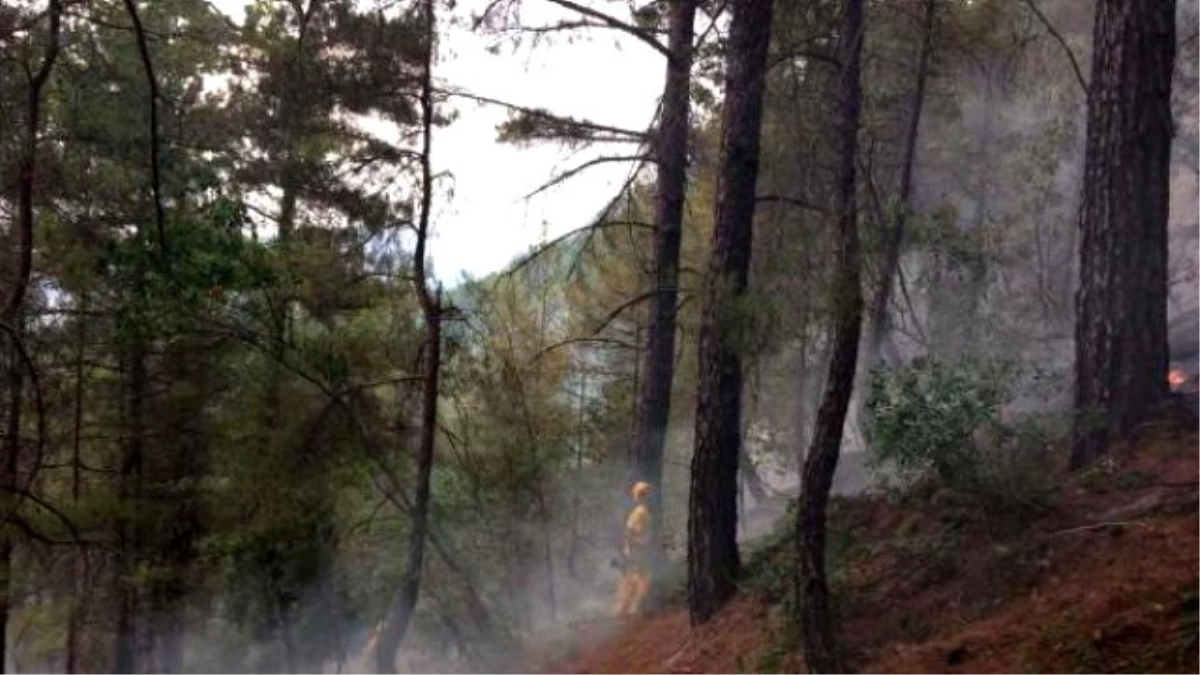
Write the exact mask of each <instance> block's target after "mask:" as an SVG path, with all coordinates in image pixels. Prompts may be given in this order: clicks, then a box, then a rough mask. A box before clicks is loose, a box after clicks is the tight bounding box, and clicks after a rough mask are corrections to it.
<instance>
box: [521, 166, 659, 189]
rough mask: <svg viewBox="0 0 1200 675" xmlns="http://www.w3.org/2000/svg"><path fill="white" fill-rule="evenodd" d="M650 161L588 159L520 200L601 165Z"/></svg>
mask: <svg viewBox="0 0 1200 675" xmlns="http://www.w3.org/2000/svg"><path fill="white" fill-rule="evenodd" d="M652 161H654V158H653V157H651V156H650V155H605V156H603V157H596V158H594V159H590V160H588V161H586V162H584V163H583V164H580V165H578V166H575V167H572V168H570V169H568V170H566V171H564V172H562V173H560V174H558V175H557V176H555V177H554V178H551V179H550V180H549V181H548V182H546V183H544V184H542V185H541V186H540V187H539V188H538V189H536V190H534V191H533V192H530V193H529V194H527V195H525V196H524V197H522V199H529V198H530V197H535V196H537V195H539V194H541V193H543V192H545V191H546V190H549V189H550V188H552V187H554V186H555V185H558V184H560V183H562V182H564V181H567V180H570V179H571V178H574V177H575V176H577V175H579V174H580V173H583V172H584V171H586V170H588V169H590V168H592V167H594V166H599V165H601V164H612V163H614V162H639V163H645V162H652Z"/></svg>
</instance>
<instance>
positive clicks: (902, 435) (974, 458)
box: [867, 359, 1010, 491]
mask: <svg viewBox="0 0 1200 675" xmlns="http://www.w3.org/2000/svg"><path fill="white" fill-rule="evenodd" d="M1009 372H1010V368H1009V367H1008V366H1006V365H1003V364H998V363H963V364H947V363H942V362H940V361H937V360H933V359H922V360H918V361H916V362H914V363H912V364H911V365H909V366H906V367H904V368H901V369H898V370H895V371H889V372H885V371H876V372H874V373H872V374H871V379H870V394H869V398H868V403H867V406H868V412H869V419H870V422H869V423H870V433H871V440H872V449H873V452H874V457H873V459H874V460H875V461H876V462H890V463H892V464H894V465H895V466H896V468H897V469H899V471H900V472H901V473H903V474H908V475H909V476H914V475H922V474H926V473H933V474H935V475H936V476H937V477H938V478H940V479H941V480H942V481H944V482H945V483H946V484H947V485H951V486H954V487H955V488H958V489H962V490H964V491H970V490H972V489H975V488H976V487H978V486H979V483H980V480H981V476H980V475H979V470H980V466H979V461H978V453H979V452H980V449H979V448H978V447H977V444H976V443H975V442H974V441H973V439H972V437H973V434H975V432H976V431H978V430H980V429H983V428H985V427H988V428H995V427H998V426H999V424H1000V404H1001V403H1003V402H1004V400H1005V395H1006V381H1007V376H1008V374H1009Z"/></svg>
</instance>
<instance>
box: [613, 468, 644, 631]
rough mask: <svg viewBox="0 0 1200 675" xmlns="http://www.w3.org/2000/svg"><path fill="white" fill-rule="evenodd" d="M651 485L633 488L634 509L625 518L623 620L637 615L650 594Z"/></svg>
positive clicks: (619, 600) (620, 601) (620, 603)
mask: <svg viewBox="0 0 1200 675" xmlns="http://www.w3.org/2000/svg"><path fill="white" fill-rule="evenodd" d="M651 489H652V488H651V487H650V484H649V483H646V482H643V481H638V482H637V483H634V485H633V487H632V488H630V490H629V494H630V495H631V496H632V497H633V501H634V506H633V509H632V510H630V512H629V516H628V517H627V518H626V519H625V536H624V537H623V539H622V542H621V562H622V574H621V582H620V584H619V585H618V587H617V606H616V610H615V613H616V615H617V616H619V617H627V616H637V615H638V614H639V613H641V609H642V602H643V601H644V600H645V598H646V594H648V593H649V592H650V540H651V537H650V527H651V515H650V508H649V507H648V506H646V498H647V497H649V496H650V490H651Z"/></svg>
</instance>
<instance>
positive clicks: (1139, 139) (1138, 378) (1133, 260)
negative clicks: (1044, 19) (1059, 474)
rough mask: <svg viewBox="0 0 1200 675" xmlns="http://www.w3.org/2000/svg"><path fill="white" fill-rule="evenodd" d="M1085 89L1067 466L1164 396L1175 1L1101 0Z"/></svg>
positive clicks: (1146, 414) (1129, 427) (1086, 457)
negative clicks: (1072, 400)
mask: <svg viewBox="0 0 1200 675" xmlns="http://www.w3.org/2000/svg"><path fill="white" fill-rule="evenodd" d="M1093 44H1094V48H1093V52H1092V75H1091V84H1090V85H1089V86H1088V118H1087V119H1088V123H1087V146H1086V155H1085V159H1084V175H1083V202H1082V205H1081V207H1080V214H1079V229H1080V233H1081V234H1082V241H1081V243H1080V283H1079V294H1078V296H1077V298H1076V324H1075V407H1076V421H1075V428H1074V443H1073V447H1072V449H1071V466H1072V467H1075V468H1078V467H1080V466H1083V465H1084V464H1086V463H1087V462H1088V461H1090V460H1092V459H1093V458H1095V457H1096V456H1098V455H1100V454H1101V453H1103V452H1104V451H1105V449H1106V447H1107V445H1108V443H1109V442H1110V441H1112V440H1115V439H1119V438H1121V437H1125V436H1127V435H1128V434H1129V433H1130V432H1132V431H1133V430H1134V428H1135V427H1137V426H1138V425H1139V424H1141V423H1142V422H1144V421H1146V420H1147V419H1149V418H1150V417H1151V415H1152V414H1153V411H1154V408H1155V406H1156V405H1157V404H1158V403H1159V402H1160V401H1161V400H1162V399H1163V398H1164V397H1165V396H1166V394H1167V382H1166V373H1167V360H1168V357H1167V290H1168V289H1167V217H1168V197H1169V194H1170V162H1171V135H1172V133H1173V129H1172V121H1171V79H1172V72H1173V68H1174V61H1175V2H1174V0H1100V1H1099V2H1098V3H1097V6H1096V23H1095V29H1094V33H1093Z"/></svg>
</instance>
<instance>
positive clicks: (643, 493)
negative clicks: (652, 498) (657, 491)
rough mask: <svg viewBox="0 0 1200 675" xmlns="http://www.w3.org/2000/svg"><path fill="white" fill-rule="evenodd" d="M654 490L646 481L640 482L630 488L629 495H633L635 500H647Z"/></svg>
mask: <svg viewBox="0 0 1200 675" xmlns="http://www.w3.org/2000/svg"><path fill="white" fill-rule="evenodd" d="M651 490H653V488H651V487H650V484H649V483H647V482H646V481H644V480H639V481H638V482H636V483H634V484H633V487H631V488H629V494H631V495H633V498H634V499H645V498H646V497H647V496H648V495H649V494H650V491H651Z"/></svg>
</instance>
